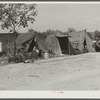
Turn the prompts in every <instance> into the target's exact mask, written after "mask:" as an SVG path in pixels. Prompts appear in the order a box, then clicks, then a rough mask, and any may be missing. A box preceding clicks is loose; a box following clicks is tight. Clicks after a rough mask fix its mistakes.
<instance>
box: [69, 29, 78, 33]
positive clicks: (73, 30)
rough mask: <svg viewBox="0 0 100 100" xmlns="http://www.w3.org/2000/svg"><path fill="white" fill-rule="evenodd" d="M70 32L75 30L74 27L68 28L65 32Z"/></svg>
mask: <svg viewBox="0 0 100 100" xmlns="http://www.w3.org/2000/svg"><path fill="white" fill-rule="evenodd" d="M70 32H76V29H74V28H68V31H67V33H70Z"/></svg>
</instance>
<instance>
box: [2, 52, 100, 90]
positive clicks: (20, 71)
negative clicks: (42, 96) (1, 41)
mask: <svg viewBox="0 0 100 100" xmlns="http://www.w3.org/2000/svg"><path fill="white" fill-rule="evenodd" d="M0 90H100V53H87V54H82V55H77V56H62V57H57V58H50V59H43V60H39V61H35V62H34V63H19V64H10V65H5V66H0Z"/></svg>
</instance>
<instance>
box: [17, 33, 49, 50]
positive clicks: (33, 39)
mask: <svg viewBox="0 0 100 100" xmlns="http://www.w3.org/2000/svg"><path fill="white" fill-rule="evenodd" d="M27 43H28V44H29V45H28V48H27V51H28V52H31V51H32V50H33V48H34V46H36V47H37V48H38V49H39V50H42V51H44V52H48V48H47V44H46V43H45V40H43V39H41V38H39V36H38V35H37V33H36V32H34V33H22V34H20V35H19V36H18V38H17V39H16V45H17V46H18V45H24V44H27Z"/></svg>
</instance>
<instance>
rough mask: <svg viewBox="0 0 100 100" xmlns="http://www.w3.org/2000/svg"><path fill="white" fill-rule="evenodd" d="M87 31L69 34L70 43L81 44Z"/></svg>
mask: <svg viewBox="0 0 100 100" xmlns="http://www.w3.org/2000/svg"><path fill="white" fill-rule="evenodd" d="M85 33H86V30H81V31H77V32H71V33H69V40H70V42H79V41H80V40H81V39H82V38H83V37H84V35H85Z"/></svg>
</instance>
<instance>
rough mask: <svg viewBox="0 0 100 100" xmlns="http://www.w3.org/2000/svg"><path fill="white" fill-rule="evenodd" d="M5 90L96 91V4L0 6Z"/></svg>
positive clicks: (99, 50) (99, 40)
mask: <svg viewBox="0 0 100 100" xmlns="http://www.w3.org/2000/svg"><path fill="white" fill-rule="evenodd" d="M11 90H13V91H22V90H23V91H53V92H54V93H60V94H61V93H63V91H99V90H100V2H98V3H91V2H87V3H86V2H65V3H63V2H60V3H59V2H3V3H2V2H0V91H11ZM57 91H58V92H57Z"/></svg>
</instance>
